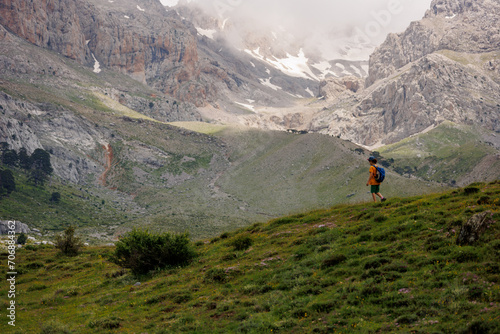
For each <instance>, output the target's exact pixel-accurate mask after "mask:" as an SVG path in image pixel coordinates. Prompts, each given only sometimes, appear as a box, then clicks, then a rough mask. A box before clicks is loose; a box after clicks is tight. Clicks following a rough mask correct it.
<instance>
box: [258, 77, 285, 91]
mask: <svg viewBox="0 0 500 334" xmlns="http://www.w3.org/2000/svg"><path fill="white" fill-rule="evenodd" d="M271 79H272V78H269V79H259V81H260V83H261V84H263V85H264V86H267V87H269V88H272V89H274V90H278V89H281V87H279V86H276V85H273V84H272V83H271Z"/></svg>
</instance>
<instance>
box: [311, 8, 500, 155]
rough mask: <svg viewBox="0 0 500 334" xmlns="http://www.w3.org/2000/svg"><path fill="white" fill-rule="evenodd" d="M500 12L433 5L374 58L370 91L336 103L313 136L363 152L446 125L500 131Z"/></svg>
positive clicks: (319, 117) (320, 117) (313, 127)
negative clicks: (339, 138) (329, 137)
mask: <svg viewBox="0 0 500 334" xmlns="http://www.w3.org/2000/svg"><path fill="white" fill-rule="evenodd" d="M499 13H500V5H499V3H498V2H495V1H488V0H484V1H454V0H449V1H443V0H441V1H433V2H432V4H431V9H430V10H429V11H427V13H426V15H425V17H424V18H423V19H422V20H421V21H418V22H413V23H412V24H411V25H410V26H409V27H408V29H407V30H406V31H405V32H403V33H400V34H390V35H389V36H388V37H387V39H386V41H385V42H384V43H383V44H382V45H381V46H380V47H378V48H377V49H376V50H375V52H374V53H373V54H372V55H371V56H370V69H369V76H368V77H367V78H366V82H365V88H364V89H363V90H360V91H359V94H357V95H356V96H355V97H354V98H353V99H351V100H347V101H346V100H345V99H340V100H338V101H333V102H332V105H331V107H329V108H328V109H327V110H322V111H320V112H319V113H318V114H317V116H316V117H315V119H314V120H313V122H312V123H311V124H310V129H311V130H313V131H319V132H322V133H329V134H332V135H341V136H342V137H343V138H347V139H350V140H353V141H354V142H356V143H359V144H363V145H365V146H381V145H383V144H391V143H395V142H398V141H399V140H402V139H404V138H407V137H408V136H411V135H414V134H417V133H420V132H422V131H424V130H426V129H429V128H431V127H435V126H436V125H438V124H440V123H442V122H443V121H445V120H448V121H453V122H457V123H460V124H469V125H472V124H478V125H481V126H483V127H484V128H486V129H489V130H491V131H496V132H498V131H499V123H498V119H499V117H498V116H499V112H500V100H499V96H500V94H499V92H500V86H499V84H500V76H499V67H498V61H499V60H498V59H499V58H498V57H499V52H500V40H498V38H499V37H498V36H500V30H499V28H498V27H499V24H498V17H499V15H498V14H499Z"/></svg>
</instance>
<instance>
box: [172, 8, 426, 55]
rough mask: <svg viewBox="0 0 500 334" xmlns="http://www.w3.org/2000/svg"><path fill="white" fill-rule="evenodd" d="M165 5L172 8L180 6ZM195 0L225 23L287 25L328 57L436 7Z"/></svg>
mask: <svg viewBox="0 0 500 334" xmlns="http://www.w3.org/2000/svg"><path fill="white" fill-rule="evenodd" d="M162 1H163V2H164V3H166V2H169V3H170V5H172V4H173V3H174V2H176V0H162ZM181 1H187V0H181ZM191 1H193V2H196V3H197V4H199V5H200V6H201V7H203V8H204V9H205V10H206V11H207V12H209V13H211V14H212V15H216V16H218V17H219V18H220V19H225V18H228V17H229V18H231V20H245V21H246V20H249V19H251V20H253V21H254V22H255V25H256V26H259V27H261V28H263V29H268V28H269V29H274V28H275V27H282V28H283V29H284V30H286V31H287V32H289V33H291V34H293V35H295V36H297V37H298V38H302V39H304V40H308V41H309V43H310V44H311V45H314V46H315V47H317V48H319V49H322V50H323V52H324V53H328V50H327V49H329V48H330V49H332V45H333V44H335V45H337V46H339V45H340V44H342V43H344V44H345V43H348V42H347V38H349V39H350V40H351V42H350V43H351V44H352V43H354V44H356V43H365V44H366V45H368V44H370V45H373V46H375V45H378V44H380V43H381V42H383V40H384V39H385V37H386V36H387V34H388V33H390V32H396V33H397V32H402V31H404V30H405V28H406V27H407V26H408V25H409V23H410V22H411V21H415V20H419V19H421V18H422V17H423V15H424V14H425V11H426V10H427V9H428V8H429V7H430V3H431V0H349V1H345V0H342V1H340V0H329V1H327V0H308V1H305V0H272V1H269V0H215V1H214V0H191ZM366 45H365V46H366ZM342 47H345V45H341V46H340V48H342ZM337 51H338V50H337ZM337 51H335V52H337Z"/></svg>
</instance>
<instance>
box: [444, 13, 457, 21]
mask: <svg viewBox="0 0 500 334" xmlns="http://www.w3.org/2000/svg"><path fill="white" fill-rule="evenodd" d="M455 16H457V14H453V16H446V17H445V18H446V19H448V20H451V19H453V18H455Z"/></svg>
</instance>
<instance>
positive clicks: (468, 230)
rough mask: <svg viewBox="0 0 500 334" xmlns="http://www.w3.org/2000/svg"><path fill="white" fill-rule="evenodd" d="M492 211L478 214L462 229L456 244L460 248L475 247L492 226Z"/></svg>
mask: <svg viewBox="0 0 500 334" xmlns="http://www.w3.org/2000/svg"><path fill="white" fill-rule="evenodd" d="M492 215H493V214H492V212H491V211H486V212H482V213H477V214H475V215H474V216H472V217H471V218H470V219H469V220H468V221H467V223H465V224H464V225H463V226H462V228H461V229H460V233H459V234H458V236H457V240H456V244H457V245H460V246H466V245H473V244H475V243H476V242H477V241H478V240H479V237H480V236H481V235H482V234H483V233H484V232H485V231H486V230H487V229H488V227H489V225H490V224H491V222H492V221H491V216H492Z"/></svg>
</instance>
